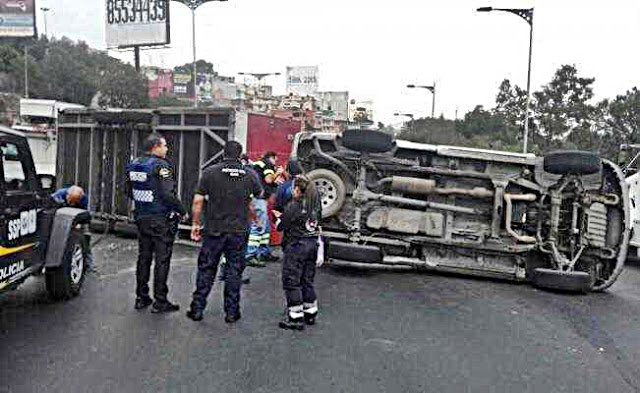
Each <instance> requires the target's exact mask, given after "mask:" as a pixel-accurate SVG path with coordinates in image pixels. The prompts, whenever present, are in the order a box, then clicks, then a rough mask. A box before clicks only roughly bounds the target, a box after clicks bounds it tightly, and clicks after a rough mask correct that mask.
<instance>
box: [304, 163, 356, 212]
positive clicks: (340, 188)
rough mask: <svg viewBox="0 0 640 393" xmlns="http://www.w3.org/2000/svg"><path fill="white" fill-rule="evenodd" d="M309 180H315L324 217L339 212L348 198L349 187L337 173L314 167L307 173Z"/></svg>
mask: <svg viewBox="0 0 640 393" xmlns="http://www.w3.org/2000/svg"><path fill="white" fill-rule="evenodd" d="M307 177H308V178H309V180H311V181H313V183H314V184H315V186H316V188H317V189H318V193H319V194H320V203H321V204H322V218H327V217H331V216H333V215H336V214H338V212H339V211H340V209H341V208H342V205H344V202H345V200H346V198H347V187H346V186H345V184H344V181H343V180H342V178H340V176H338V174H337V173H335V172H333V171H330V170H328V169H314V170H312V171H311V172H309V173H307Z"/></svg>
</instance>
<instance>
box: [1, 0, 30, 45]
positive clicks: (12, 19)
mask: <svg viewBox="0 0 640 393" xmlns="http://www.w3.org/2000/svg"><path fill="white" fill-rule="evenodd" d="M37 36H38V34H37V31H36V6H35V0H0V37H37Z"/></svg>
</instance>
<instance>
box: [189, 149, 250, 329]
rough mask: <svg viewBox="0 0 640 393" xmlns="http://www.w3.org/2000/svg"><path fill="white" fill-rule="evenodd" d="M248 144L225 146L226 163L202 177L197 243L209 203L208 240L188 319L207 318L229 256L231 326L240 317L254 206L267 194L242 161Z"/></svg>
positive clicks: (194, 211)
mask: <svg viewBox="0 0 640 393" xmlns="http://www.w3.org/2000/svg"><path fill="white" fill-rule="evenodd" d="M241 154H242V146H241V145H240V144H239V143H238V142H235V141H230V142H227V144H226V145H225V147H224V160H223V161H222V162H221V163H219V164H217V165H214V166H212V167H210V168H208V169H206V170H205V171H204V172H203V173H202V177H201V178H200V182H199V184H198V188H197V189H196V194H195V195H194V197H193V205H192V208H191V215H192V217H193V219H192V228H191V239H192V240H194V241H200V239H201V238H202V234H201V228H202V227H201V225H200V224H201V223H200V217H201V214H202V209H203V205H204V201H205V200H206V201H207V204H206V206H207V207H206V213H205V233H204V242H203V245H202V248H201V250H200V255H199V256H198V274H197V278H196V290H195V292H194V293H193V301H192V302H191V307H190V310H189V311H188V312H187V317H188V318H190V319H192V320H194V321H200V320H202V314H203V311H204V309H205V307H206V305H207V297H208V296H209V292H211V287H212V286H213V281H214V278H215V277H216V272H217V270H218V264H219V263H220V257H221V255H222V254H224V256H225V258H226V266H225V272H226V274H225V284H224V312H225V314H226V315H225V319H224V320H225V322H227V323H234V322H236V321H237V320H238V319H240V289H241V287H242V272H243V270H244V267H245V259H244V255H245V252H246V246H247V231H248V229H249V202H250V201H251V198H252V196H258V195H261V194H262V186H261V185H260V182H259V181H258V179H257V178H256V177H255V176H254V175H252V174H251V173H250V172H248V171H247V169H246V168H245V167H244V166H243V165H242V163H241V162H240V160H239V159H240V155H241Z"/></svg>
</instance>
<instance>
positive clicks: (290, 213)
mask: <svg viewBox="0 0 640 393" xmlns="http://www.w3.org/2000/svg"><path fill="white" fill-rule="evenodd" d="M292 197H293V199H292V200H291V201H290V202H289V203H288V204H287V206H286V207H285V209H284V212H283V213H282V216H281V217H280V218H279V219H278V222H277V227H278V230H281V231H284V239H283V242H282V247H283V249H284V262H283V263H282V288H283V289H284V294H285V297H286V298H287V310H286V313H285V315H284V319H283V320H282V321H281V322H280V324H279V325H280V327H281V328H283V329H292V330H303V329H304V326H305V323H306V324H307V325H313V324H315V320H316V315H317V314H318V300H317V297H316V292H315V289H314V279H315V274H316V261H317V256H318V234H319V227H318V224H319V222H320V219H321V218H322V205H321V204H320V196H319V194H318V191H317V190H316V188H315V186H314V184H313V182H312V181H311V180H309V179H308V178H307V177H305V176H303V175H298V176H296V177H295V179H294V180H293V190H292Z"/></svg>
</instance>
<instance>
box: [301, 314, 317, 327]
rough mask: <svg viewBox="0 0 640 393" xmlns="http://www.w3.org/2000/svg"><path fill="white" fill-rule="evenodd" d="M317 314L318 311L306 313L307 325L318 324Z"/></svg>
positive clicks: (305, 320) (305, 321)
mask: <svg viewBox="0 0 640 393" xmlns="http://www.w3.org/2000/svg"><path fill="white" fill-rule="evenodd" d="M316 316H318V313H317V312H315V313H309V312H306V313H304V323H306V324H307V325H315V324H316Z"/></svg>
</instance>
